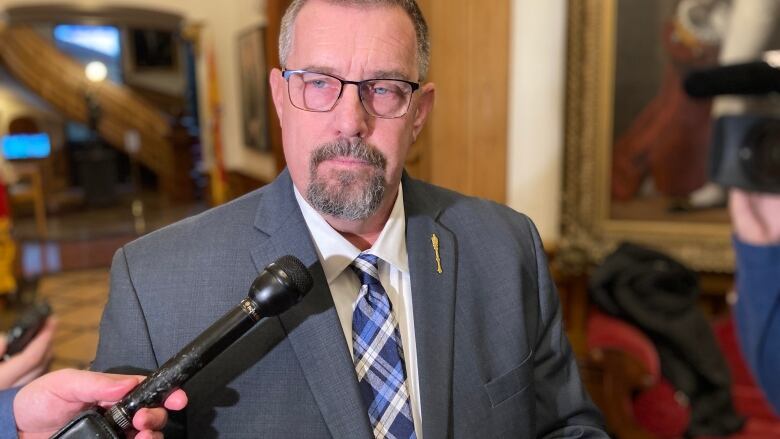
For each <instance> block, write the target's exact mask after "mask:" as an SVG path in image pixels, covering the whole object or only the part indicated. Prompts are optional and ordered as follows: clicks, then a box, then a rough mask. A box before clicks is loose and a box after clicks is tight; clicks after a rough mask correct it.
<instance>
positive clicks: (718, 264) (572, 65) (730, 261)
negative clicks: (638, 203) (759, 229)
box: [560, 0, 734, 272]
mask: <svg viewBox="0 0 780 439" xmlns="http://www.w3.org/2000/svg"><path fill="white" fill-rule="evenodd" d="M619 1H620V0H569V1H568V12H569V16H568V37H567V40H568V41H567V44H568V49H567V50H568V54H567V55H568V58H567V59H568V65H567V73H566V75H567V85H566V87H567V90H566V125H565V153H564V154H565V160H564V162H565V163H564V194H563V206H562V223H563V233H562V237H561V241H560V248H561V252H562V253H564V254H567V255H569V256H570V258H569V261H570V262H571V261H579V262H578V263H579V265H580V266H582V265H583V264H584V263H588V264H590V263H598V262H600V261H601V260H602V259H603V258H604V257H605V256H606V255H607V254H608V253H609V252H611V251H612V250H614V249H615V248H616V247H617V245H618V244H619V243H620V242H623V241H631V242H634V243H637V244H642V245H647V246H650V247H652V248H655V249H657V250H660V251H662V252H664V253H666V254H669V255H670V256H672V257H674V258H676V259H678V260H679V261H681V262H683V263H684V264H686V265H688V266H689V267H691V268H693V269H695V270H699V271H708V272H732V271H733V266H734V257H733V252H732V248H731V237H730V225H729V223H728V213H727V211H726V210H725V208H721V209H720V211H718V212H716V215H715V217H716V218H717V220H714V221H706V220H701V219H699V220H694V221H691V220H690V219H689V218H685V217H684V216H683V217H681V218H680V219H675V218H673V219H669V218H663V219H659V218H658V217H654V216H652V215H650V216H648V218H644V219H643V218H640V217H639V216H637V217H635V218H632V219H625V218H616V217H615V216H614V209H613V208H612V207H613V206H612V205H611V204H612V202H613V201H612V194H611V180H610V179H611V175H610V174H611V172H612V148H613V143H614V134H613V129H614V127H613V121H614V118H615V108H614V105H615V104H614V102H615V79H616V78H615V70H616V52H617V49H616V46H617V42H616V31H617V25H618V23H617V19H618V15H617V7H618V3H619ZM640 213H641V211H640ZM640 216H641V215H640ZM571 256H577V257H575V258H571ZM564 259H565V258H564Z"/></svg>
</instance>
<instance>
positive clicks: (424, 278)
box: [403, 176, 457, 439]
mask: <svg viewBox="0 0 780 439" xmlns="http://www.w3.org/2000/svg"><path fill="white" fill-rule="evenodd" d="M403 181H404V210H405V212H406V247H407V251H408V253H409V268H410V270H411V274H410V277H411V281H412V304H413V310H414V322H415V325H414V332H415V338H416V344H417V363H418V375H419V382H420V401H421V405H422V424H423V437H425V439H432V438H438V437H449V436H451V435H452V431H449V429H450V426H451V425H452V419H450V417H451V407H452V355H453V330H454V327H453V324H454V314H455V273H456V269H457V265H456V264H457V254H456V251H455V238H454V236H453V234H452V233H451V232H450V231H449V230H447V229H446V228H445V227H444V226H443V225H441V224H439V223H438V222H437V221H436V219H437V217H438V214H439V210H440V209H439V208H438V207H437V204H436V200H433V199H429V198H427V197H426V193H425V191H424V188H423V187H422V184H420V183H418V182H415V181H414V180H411V179H409V178H408V177H406V176H404V180H403ZM433 235H435V236H436V238H435V239H436V240H437V241H438V253H439V259H440V261H441V271H442V272H441V273H438V265H437V261H436V251H435V250H434V245H433V243H432V242H431V239H432V237H433Z"/></svg>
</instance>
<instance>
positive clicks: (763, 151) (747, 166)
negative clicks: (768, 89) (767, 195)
mask: <svg viewBox="0 0 780 439" xmlns="http://www.w3.org/2000/svg"><path fill="white" fill-rule="evenodd" d="M709 165H710V178H711V179H712V180H713V181H715V182H716V183H719V184H721V185H723V186H726V187H732V186H733V187H738V188H741V189H745V190H748V191H753V192H774V193H780V119H778V118H773V117H768V116H757V115H749V114H743V115H730V116H722V117H720V118H718V119H716V120H715V125H714V131H713V138H712V148H711V150H710V164H709Z"/></svg>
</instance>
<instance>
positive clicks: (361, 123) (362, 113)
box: [333, 84, 371, 138]
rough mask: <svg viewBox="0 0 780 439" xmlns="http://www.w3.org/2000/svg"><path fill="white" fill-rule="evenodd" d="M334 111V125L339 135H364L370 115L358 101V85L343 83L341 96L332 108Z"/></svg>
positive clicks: (347, 136)
mask: <svg viewBox="0 0 780 439" xmlns="http://www.w3.org/2000/svg"><path fill="white" fill-rule="evenodd" d="M333 111H334V112H335V113H336V114H335V115H336V127H337V129H338V130H339V134H340V135H341V137H346V138H350V137H365V135H366V132H367V131H368V122H369V118H370V117H371V116H370V115H369V114H368V113H366V110H365V108H363V103H362V102H360V93H359V91H358V87H357V86H355V85H353V84H345V85H344V89H343V90H342V92H341V98H339V101H338V102H337V103H336V108H334V109H333Z"/></svg>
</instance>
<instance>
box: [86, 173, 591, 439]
mask: <svg viewBox="0 0 780 439" xmlns="http://www.w3.org/2000/svg"><path fill="white" fill-rule="evenodd" d="M403 185H404V201H405V210H406V217H407V223H406V237H407V238H406V239H407V248H408V252H409V266H410V269H411V281H412V295H413V309H414V318H415V333H416V338H417V341H416V342H417V353H418V357H419V358H418V363H419V370H418V373H419V380H420V393H421V406H422V423H423V437H424V438H425V439H434V438H444V437H458V438H476V437H480V438H481V437H501V438H504V437H517V438H531V437H544V436H549V437H572V438H575V437H577V438H579V437H583V438H584V437H588V438H590V437H606V435H605V434H604V433H603V432H602V431H601V427H600V425H601V419H600V416H599V414H598V412H597V410H596V409H595V408H594V407H593V405H592V403H591V402H590V400H589V398H588V396H587V395H586V393H585V392H584V390H583V388H582V384H581V382H580V378H579V374H578V371H577V366H576V364H575V362H574V358H573V355H572V352H571V348H570V347H569V343H568V341H567V340H566V337H565V334H564V330H563V326H562V323H561V312H560V309H559V305H558V298H557V293H556V291H555V286H554V285H553V283H552V281H551V280H550V276H549V274H548V271H547V265H546V261H545V257H544V252H543V250H542V246H541V243H540V240H539V236H538V234H537V232H536V230H535V228H534V227H533V225H532V224H531V222H530V220H529V219H528V218H527V217H525V216H523V215H521V214H518V213H516V212H514V211H512V210H511V209H508V208H506V207H504V206H501V205H498V204H495V203H492V202H489V201H485V200H480V199H475V198H469V197H464V196H462V195H458V194H456V193H454V192H450V191H447V190H444V189H441V188H436V187H434V186H431V185H428V184H425V183H422V182H420V181H415V180H413V179H411V178H408V177H407V176H404V179H403ZM434 233H435V234H436V235H437V236H438V238H439V242H440V243H439V246H440V254H441V265H442V269H443V273H441V274H439V273H437V270H436V260H435V255H434V252H433V249H432V246H431V235H432V234H434ZM286 254H291V255H295V256H297V257H298V258H300V259H301V261H303V263H304V264H306V265H307V266H308V267H309V268H310V269H311V272H312V274H313V277H314V288H313V289H312V291H311V292H310V293H309V294H308V295H307V296H306V298H305V299H304V300H303V301H302V302H301V303H300V304H298V305H296V306H295V307H293V308H292V309H290V310H289V311H287V312H286V313H284V314H282V315H281V316H279V317H278V318H271V319H266V320H265V321H263V322H261V323H260V324H259V327H257V328H255V329H254V330H253V331H252V332H250V333H249V334H247V335H246V336H245V337H243V338H242V339H240V340H239V341H238V342H237V343H236V344H235V345H233V346H232V347H231V348H230V349H228V350H227V351H226V352H224V353H223V354H222V355H221V356H220V357H218V358H217V359H216V360H215V361H214V362H213V363H211V364H210V365H209V366H207V367H206V368H205V369H203V370H202V371H201V372H200V373H199V374H198V375H197V376H196V377H195V378H193V379H192V380H191V381H190V382H189V383H188V384H187V385H186V386H185V389H186V390H187V392H188V394H189V398H190V404H189V406H188V408H187V420H186V424H187V430H188V435H189V436H190V437H198V438H201V437H216V436H220V437H230V438H234V437H236V438H238V437H240V438H243V437H247V438H248V437H282V438H321V437H333V438H369V437H371V429H370V427H369V423H368V417H367V415H366V411H365V409H364V408H363V404H362V401H361V398H360V394H359V391H358V386H357V380H356V378H355V372H354V369H353V365H352V359H351V356H350V353H349V351H348V349H347V344H346V341H345V340H344V334H343V332H342V329H341V325H340V324H339V320H338V315H337V314H336V309H335V308H334V305H333V300H332V298H331V295H330V291H329V290H328V286H327V282H326V280H325V276H324V274H323V271H322V268H321V266H320V264H319V261H318V258H317V253H316V251H315V249H314V246H313V244H312V241H311V239H310V236H309V232H308V229H307V227H306V223H305V222H304V219H303V216H302V215H301V212H300V209H299V207H298V205H297V203H296V202H295V199H294V195H293V189H292V182H291V180H290V176H289V174H288V173H287V171H285V172H283V173H282V174H281V175H280V176H279V178H277V180H276V181H274V182H273V183H272V184H270V185H268V186H266V187H264V188H261V189H259V190H257V191H255V192H253V193H250V194H248V195H246V196H244V197H242V198H240V199H237V200H235V201H233V202H231V203H228V204H226V205H224V206H221V207H218V208H215V209H212V210H209V211H207V212H205V213H203V214H201V215H198V216H196V217H193V218H189V219H186V220H184V221H181V222H179V223H176V224H174V225H171V226H169V227H166V228H164V229H162V230H159V231H157V232H154V233H151V234H149V235H147V236H145V237H143V238H141V239H138V240H137V241H134V242H132V243H130V244H128V245H127V246H125V247H124V248H122V249H121V250H119V251H118V252H117V253H116V255H115V257H114V262H113V266H112V269H111V293H110V298H109V301H108V304H107V305H106V308H105V311H104V314H103V320H102V322H101V325H100V343H99V347H98V352H97V358H96V359H95V362H94V364H93V368H94V369H97V370H105V369H109V368H114V367H120V366H134V367H140V368H146V369H155V368H157V367H159V365H161V364H162V363H164V362H165V361H166V360H167V359H168V358H170V357H171V356H173V355H174V354H175V353H176V352H177V351H178V350H179V349H181V348H182V347H183V346H185V345H186V344H187V343H188V342H189V341H190V340H191V339H193V338H194V337H195V336H196V335H197V334H198V333H199V332H201V331H202V330H204V329H205V328H206V327H208V326H209V325H210V324H211V323H212V322H214V321H215V320H216V319H217V318H218V317H219V316H221V315H222V314H223V313H224V312H226V311H227V310H228V309H230V308H232V307H234V306H235V305H237V304H238V303H239V301H240V300H241V299H242V298H244V297H246V294H247V289H248V287H249V285H250V283H251V282H252V280H253V279H254V277H255V276H256V275H257V274H258V273H259V271H260V270H262V269H263V268H264V267H265V266H266V265H267V264H268V263H270V262H272V261H274V260H275V259H277V258H278V257H280V256H283V255H286Z"/></svg>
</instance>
